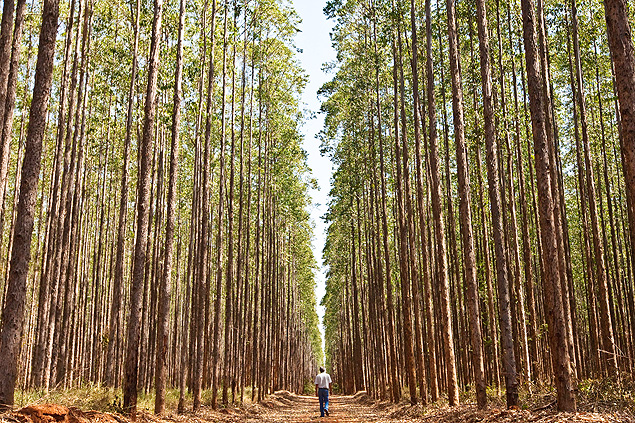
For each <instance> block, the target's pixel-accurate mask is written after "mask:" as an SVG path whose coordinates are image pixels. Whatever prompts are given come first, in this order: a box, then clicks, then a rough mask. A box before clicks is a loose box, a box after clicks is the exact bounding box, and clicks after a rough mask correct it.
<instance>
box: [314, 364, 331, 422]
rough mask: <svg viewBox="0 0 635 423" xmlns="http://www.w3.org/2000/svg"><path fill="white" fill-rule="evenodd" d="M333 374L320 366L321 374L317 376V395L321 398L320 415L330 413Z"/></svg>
mask: <svg viewBox="0 0 635 423" xmlns="http://www.w3.org/2000/svg"><path fill="white" fill-rule="evenodd" d="M332 382H333V381H332V380H331V375H329V374H328V373H326V370H325V369H324V367H322V366H320V374H318V375H317V376H315V396H317V397H318V398H319V399H320V417H324V414H325V413H326V415H327V416H328V415H329V391H330V390H331V383H332Z"/></svg>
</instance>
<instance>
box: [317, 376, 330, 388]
mask: <svg viewBox="0 0 635 423" xmlns="http://www.w3.org/2000/svg"><path fill="white" fill-rule="evenodd" d="M331 382H333V381H332V380H331V375H329V374H328V373H326V372H323V373H320V374H319V375H317V376H316V377H315V384H316V385H317V386H318V388H326V389H328V388H329V383H331Z"/></svg>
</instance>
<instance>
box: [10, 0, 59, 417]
mask: <svg viewBox="0 0 635 423" xmlns="http://www.w3.org/2000/svg"><path fill="white" fill-rule="evenodd" d="M58 17H59V0H45V1H44V5H43V8H42V27H41V30H40V39H39V47H38V58H37V65H36V68H35V85H34V86H33V99H32V101H31V110H30V112H29V128H28V131H27V138H26V147H25V153H24V160H23V163H22V171H21V173H22V176H21V182H20V200H19V202H18V206H17V213H16V220H15V226H14V230H13V247H12V251H11V264H10V268H9V281H8V284H7V289H6V300H5V304H4V308H3V310H2V333H1V334H0V356H2V357H4V359H3V360H2V361H1V362H0V375H1V377H0V408H1V409H7V408H9V407H11V406H12V405H13V402H14V395H15V383H16V379H17V368H18V358H19V357H18V355H19V350H20V345H21V343H22V328H23V321H24V308H25V301H26V279H27V274H28V271H29V263H30V261H31V238H32V237H31V236H32V234H33V221H34V215H35V200H36V194H37V186H38V181H39V176H40V165H41V161H42V140H43V138H44V131H45V127H46V115H47V112H48V103H49V98H50V92H51V83H52V77H53V60H54V54H55V40H56V36H57V22H58Z"/></svg>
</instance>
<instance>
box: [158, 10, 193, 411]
mask: <svg viewBox="0 0 635 423" xmlns="http://www.w3.org/2000/svg"><path fill="white" fill-rule="evenodd" d="M184 27H185V0H180V2H179V30H178V31H179V32H178V41H177V47H176V73H175V77H174V100H173V102H174V105H173V109H172V134H171V135H172V142H171V145H170V151H171V153H170V180H169V187H168V198H167V204H168V210H167V216H166V225H165V250H164V254H165V258H164V263H163V275H162V277H161V286H160V288H159V294H160V297H159V309H158V315H157V340H156V342H157V346H156V360H157V363H156V381H155V389H156V397H155V402H154V413H155V414H162V413H163V412H164V409H165V384H166V380H165V379H166V373H167V363H166V361H167V353H168V330H169V317H170V300H171V293H172V291H171V289H172V281H171V276H172V260H173V255H174V248H173V246H174V221H175V214H176V213H175V210H174V208H175V206H176V190H177V185H176V184H177V181H178V175H179V173H178V172H179V125H180V122H181V96H182V89H181V85H182V84H181V80H182V76H183V31H184Z"/></svg>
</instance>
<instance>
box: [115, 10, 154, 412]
mask: <svg viewBox="0 0 635 423" xmlns="http://www.w3.org/2000/svg"><path fill="white" fill-rule="evenodd" d="M162 12H163V0H155V1H154V17H153V20H152V39H151V45H150V58H149V65H148V66H149V67H148V87H147V90H146V99H145V111H144V113H145V116H144V120H143V135H142V138H141V145H140V151H139V156H140V157H139V161H140V166H139V182H138V188H137V235H136V240H135V249H134V266H133V270H132V284H131V286H130V317H129V320H128V330H127V336H126V337H127V340H128V346H127V351H126V360H125V368H124V372H125V375H124V389H123V392H124V393H123V395H124V397H123V400H124V401H123V407H124V410H125V411H126V412H127V413H129V414H130V416H131V418H132V419H133V420H135V419H136V412H137V376H138V368H139V338H140V335H141V307H142V295H143V285H144V276H145V267H146V257H147V245H148V228H149V223H150V222H149V220H150V219H149V217H150V216H149V205H150V204H149V203H150V183H151V169H150V158H151V156H152V154H151V151H152V144H153V137H154V120H155V116H156V101H155V100H156V94H157V80H158V76H159V52H160V50H161V49H160V41H161V18H162Z"/></svg>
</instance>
